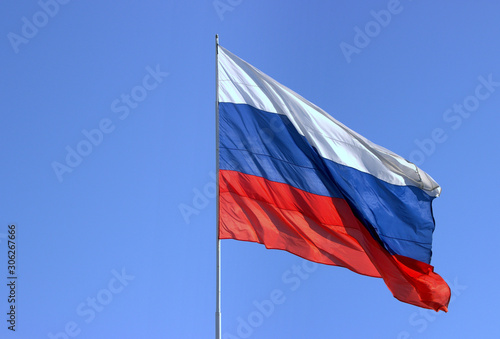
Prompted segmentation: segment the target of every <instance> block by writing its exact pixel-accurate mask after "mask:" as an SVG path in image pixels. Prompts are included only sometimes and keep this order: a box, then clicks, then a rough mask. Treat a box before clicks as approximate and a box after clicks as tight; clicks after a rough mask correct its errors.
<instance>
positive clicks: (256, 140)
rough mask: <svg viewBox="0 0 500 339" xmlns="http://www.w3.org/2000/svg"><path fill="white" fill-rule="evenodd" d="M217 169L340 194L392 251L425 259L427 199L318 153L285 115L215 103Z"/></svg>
mask: <svg viewBox="0 0 500 339" xmlns="http://www.w3.org/2000/svg"><path fill="white" fill-rule="evenodd" d="M219 124H220V125H219V133H220V136H219V142H220V163H219V166H220V169H221V170H234V171H238V172H242V173H245V174H250V175H255V176H260V177H263V178H265V179H268V180H271V181H276V182H281V183H285V184H288V185H291V186H293V187H296V188H298V189H301V190H304V191H307V192H310V193H313V194H318V195H324V196H330V197H335V198H343V199H345V200H346V201H347V202H348V204H349V205H350V206H351V208H352V209H353V212H354V213H355V215H356V216H357V217H358V218H359V219H360V220H361V222H363V224H364V225H365V226H366V227H367V229H368V230H369V231H370V232H371V234H372V235H373V236H374V237H375V238H376V239H377V240H378V241H379V242H380V243H381V244H382V245H383V246H384V247H385V248H386V249H387V250H388V251H389V252H390V253H392V254H399V255H403V256H407V257H410V258H413V259H416V260H419V261H423V262H426V263H430V259H431V243H432V233H433V231H434V218H433V216H432V206H431V204H432V200H433V198H432V197H430V196H429V195H428V194H426V193H425V192H424V191H422V190H420V189H418V188H416V187H413V186H397V185H392V184H389V183H386V182H384V181H382V180H380V179H378V178H376V177H374V176H372V175H370V174H367V173H363V172H361V171H358V170H356V169H353V168H351V167H347V166H344V165H340V164H337V163H335V162H333V161H331V160H327V159H324V158H322V157H321V156H320V155H319V154H318V153H317V151H316V149H314V148H313V147H312V146H311V145H310V144H309V143H308V142H307V140H306V139H305V138H304V137H303V136H302V135H300V134H299V133H298V132H297V130H296V129H295V128H294V126H293V125H292V123H291V122H290V121H289V119H288V118H287V117H286V116H284V115H280V114H275V113H268V112H264V111H261V110H258V109H256V108H254V107H252V106H249V105H246V104H232V103H219Z"/></svg>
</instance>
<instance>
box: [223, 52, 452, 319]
mask: <svg viewBox="0 0 500 339" xmlns="http://www.w3.org/2000/svg"><path fill="white" fill-rule="evenodd" d="M218 93H219V94H218V111H219V144H218V147H219V173H218V175H219V197H218V199H219V239H236V240H242V241H251V242H256V243H260V244H263V245H265V246H266V248H270V249H280V250H285V251H288V252H290V253H293V254H295V255H297V256H300V257H302V258H304V259H307V260H310V261H313V262H317V263H322V264H328V265H334V266H342V267H345V268H348V269H350V270H352V271H354V272H356V273H359V274H363V275H367V276H371V277H381V278H383V279H384V282H385V283H386V285H387V287H388V288H389V289H390V291H391V292H392V294H393V295H394V297H395V298H397V299H399V300H400V301H403V302H406V303H409V304H413V305H416V306H420V307H424V308H429V309H434V310H436V311H439V310H444V311H447V306H448V303H449V299H450V288H449V287H448V285H447V284H446V282H445V281H444V280H443V279H442V278H441V277H440V276H439V275H438V274H436V273H434V268H433V266H431V265H430V260H431V246H432V233H433V231H434V227H435V224H434V218H433V215H432V206H431V205H432V201H433V199H434V198H436V197H437V196H439V194H440V192H441V188H440V187H439V185H438V184H437V183H436V182H435V181H434V180H433V179H432V178H431V177H430V176H429V175H428V174H427V173H425V172H424V171H422V170H421V169H420V168H418V167H417V166H416V165H415V164H413V163H411V162H409V161H407V160H405V159H403V158H402V157H400V156H398V155H396V154H394V153H392V152H391V151H389V150H387V149H385V148H383V147H381V146H378V145H376V144H374V143H372V142H371V141H369V140H367V139H366V138H364V137H363V136H361V135H359V134H358V133H356V132H354V131H352V130H351V129H349V128H348V127H346V126H345V125H343V124H342V123H340V122H338V121H337V120H335V119H334V118H333V117H331V116H330V115H328V114H327V113H326V112H325V111H323V110H322V109H321V108H319V107H317V106H316V105H314V104H312V103H310V102H309V101H307V100H306V99H304V98H302V97H301V96H300V95H298V94H297V93H295V92H293V91H292V90H290V89H288V88H287V87H285V86H283V85H281V84H280V83H278V82H276V81H275V80H274V79H272V78H270V77H269V76H267V75H266V74H264V73H262V72H261V71H259V70H258V69H256V68H255V67H253V66H252V65H250V64H248V63H247V62H245V61H243V60H242V59H240V58H238V57H237V56H235V55H234V54H232V53H230V52H229V51H228V50H226V49H224V48H222V47H221V46H218Z"/></svg>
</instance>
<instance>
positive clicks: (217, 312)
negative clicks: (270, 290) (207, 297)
mask: <svg viewBox="0 0 500 339" xmlns="http://www.w3.org/2000/svg"><path fill="white" fill-rule="evenodd" d="M215 157H216V158H215V175H216V190H217V192H216V212H215V213H216V224H217V225H216V227H215V228H216V230H217V235H216V239H217V259H216V262H217V264H216V265H217V271H216V276H217V277H216V290H217V292H216V295H217V299H216V302H215V339H221V338H222V336H221V312H220V300H221V299H220V239H219V35H218V34H216V35H215Z"/></svg>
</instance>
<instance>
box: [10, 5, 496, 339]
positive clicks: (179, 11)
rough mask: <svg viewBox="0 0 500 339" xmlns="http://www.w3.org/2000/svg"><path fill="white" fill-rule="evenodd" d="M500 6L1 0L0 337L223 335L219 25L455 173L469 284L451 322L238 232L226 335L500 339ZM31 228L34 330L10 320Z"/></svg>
mask: <svg viewBox="0 0 500 339" xmlns="http://www.w3.org/2000/svg"><path fill="white" fill-rule="evenodd" d="M499 11H500V5H499V4H497V3H494V2H489V1H476V2H474V3H472V2H465V1H460V2H458V1H441V2H439V3H436V2H434V1H430V0H425V1H424V0H419V1H411V0H400V1H394V0H391V1H389V0H383V1H378V0H377V1H370V2H368V1H364V2H361V1H356V2H354V1H308V2H305V1H304V2H303V1H261V0H254V1H248V0H220V1H216V2H212V1H159V0H156V1H153V0H146V1H128V2H123V3H118V2H113V1H92V2H83V1H68V0H65V1H62V0H59V2H55V0H54V1H49V0H47V1H45V0H41V1H40V2H37V1H32V0H30V1H23V2H15V1H4V2H3V3H2V4H0V16H1V19H0V33H1V35H3V38H2V39H1V41H2V42H1V44H0V57H1V60H2V67H0V76H1V79H2V81H1V82H0V84H1V88H0V93H1V95H2V104H3V109H2V114H1V124H0V126H1V127H0V128H1V138H2V142H1V144H0V145H1V146H0V148H1V153H0V154H1V155H2V160H3V164H2V166H1V169H0V174H1V177H2V180H1V181H0V183H1V192H2V194H1V198H0V199H1V200H0V204H1V206H2V209H1V210H2V213H1V215H0V216H1V220H0V267H1V269H0V271H1V272H2V273H1V275H0V279H1V280H0V295H3V296H4V297H2V298H0V314H2V316H0V324H3V325H1V327H0V333H1V337H2V338H14V337H16V338H27V339H31V338H51V337H54V338H75V337H76V338H82V339H83V338H92V339H95V338H124V339H128V338H132V339H134V338H180V339H184V338H186V339H187V338H212V337H213V336H214V322H215V320H214V312H215V294H214V292H215V266H214V265H215V199H214V195H213V187H214V180H213V174H214V169H215V147H214V146H215V129H214V126H215V117H214V107H215V105H214V101H215V46H214V35H215V34H216V33H218V34H219V35H220V43H221V45H222V46H224V47H225V48H227V49H228V50H230V51H231V52H233V53H235V54H236V55H238V56H239V57H240V58H242V59H244V60H246V61H248V62H250V63H251V64H253V65H254V66H256V67H257V68H259V69H261V70H262V71H264V72H265V73H267V74H269V75H270V76H271V77H273V78H274V79H276V80H277V81H279V82H281V83H283V84H284V85H286V86H287V87H289V88H291V89H293V90H294V91H296V92H297V93H299V94H301V95H302V96H304V97H305V98H307V99H308V100H310V101H312V102H313V103H315V104H316V105H318V106H320V107H321V108H323V109H324V110H325V111H327V112H329V113H330V114H331V115H332V116H334V117H335V118H336V119H338V120H339V121H341V122H342V123H344V124H346V125H347V126H349V127H350V128H352V129H354V130H355V131H357V132H359V133H361V134H362V135H364V136H365V137H367V138H369V139H370V140H372V141H374V142H375V143H377V144H380V145H382V146H384V147H386V148H388V149H390V150H392V151H394V152H396V153H398V154H400V155H402V156H404V157H406V158H409V159H410V160H413V161H415V162H417V163H418V164H419V165H420V166H421V168H423V169H424V170H425V171H426V172H428V173H429V174H430V175H431V176H432V177H433V178H434V179H435V180H436V181H437V182H438V183H439V184H440V185H441V186H442V188H443V193H442V196H441V197H439V198H438V199H436V200H435V202H434V216H435V219H436V231H435V232H434V246H433V252H434V254H433V259H432V264H433V265H434V266H435V270H436V272H438V273H439V274H440V275H441V276H442V277H443V278H445V280H447V281H448V282H449V284H450V286H451V288H452V291H453V297H452V302H451V303H450V307H449V313H447V314H444V313H439V314H436V313H434V312H433V311H427V310H421V309H419V308H416V307H414V306H411V305H407V304H404V303H401V302H399V301H397V300H396V299H394V298H393V297H392V295H391V294H390V292H389V290H388V289H387V288H386V286H385V285H384V283H383V281H382V280H381V279H375V278H369V277H365V276H361V275H357V274H355V273H352V272H351V271H348V270H346V269H343V268H338V267H330V266H321V265H315V264H310V263H305V262H304V261H303V260H302V259H300V258H298V257H296V256H293V255H291V254H289V253H287V252H282V251H273V250H266V249H265V248H264V247H263V246H261V245H257V244H252V243H244V242H237V241H231V240H227V241H223V242H222V312H223V317H222V330H223V331H222V332H223V334H224V335H223V338H273V339H274V338H291V339H292V338H293V339H295V338H445V337H447V338H451V337H453V338H471V337H480V338H494V337H498V333H499V331H500V328H499V326H498V319H497V314H498V312H497V308H496V302H497V301H498V300H499V297H500V293H499V289H498V280H499V278H500V274H499V273H498V270H497V269H496V259H497V258H498V257H499V254H500V249H499V247H498V244H497V242H498V238H499V236H500V231H499V230H498V227H497V225H498V221H497V217H496V216H497V210H498V207H497V205H498V188H499V178H498V176H497V175H496V173H497V165H498V159H497V156H498V144H499V143H500V133H498V131H497V129H498V123H499V122H500V118H499V116H498V112H499V107H500V63H499V62H498V60H500V47H499V44H498V37H499V36H500V25H499V24H498V13H499ZM186 206H189V207H191V208H192V209H191V212H192V213H190V214H186V213H184V214H183V213H182V210H183V208H185V207H186ZM13 223H15V224H16V228H17V237H16V246H17V248H16V261H17V268H16V270H17V275H18V281H17V286H16V293H17V295H16V296H17V302H16V332H17V333H12V331H10V330H8V329H7V325H8V323H7V322H6V320H7V315H6V313H7V312H8V310H9V306H10V304H9V303H8V301H7V296H8V294H9V290H8V286H7V283H8V279H7V260H8V259H7V238H6V236H7V231H8V228H7V226H8V225H9V224H13ZM1 258H3V259H1ZM268 300H272V302H271V304H270V302H269V301H268ZM270 305H272V306H270ZM266 307H267V308H266Z"/></svg>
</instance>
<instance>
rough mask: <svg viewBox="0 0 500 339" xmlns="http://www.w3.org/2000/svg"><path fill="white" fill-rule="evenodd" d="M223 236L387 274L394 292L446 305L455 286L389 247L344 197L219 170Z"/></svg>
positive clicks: (421, 303) (428, 303)
mask: <svg viewBox="0 0 500 339" xmlns="http://www.w3.org/2000/svg"><path fill="white" fill-rule="evenodd" d="M219 189H220V231H219V237H220V239H236V240H242V241H252V242H257V243H260V244H263V245H265V246H266V247H267V248H272V249H281V250H285V251H288V252H290V253H293V254H295V255H298V256H300V257H302V258H305V259H307V260H310V261H314V262H318V263H322V264H328V265H335V266H342V267H346V268H348V269H350V270H352V271H354V272H357V273H360V274H364V275H368V276H373V277H382V278H383V279H384V281H385V283H386V285H387V286H388V287H389V289H390V290H391V292H392V294H393V295H394V297H396V298H397V299H399V300H401V301H403V302H407V303H410V304H413V305H416V306H420V307H425V308H431V309H435V310H436V311H437V310H440V309H441V310H444V311H447V305H448V302H449V298H450V289H449V287H448V285H447V284H446V282H445V281H444V280H443V279H442V278H441V277H440V276H439V275H438V274H436V273H434V272H433V267H432V266H431V265H428V264H426V263H423V262H420V261H417V260H414V259H411V258H408V257H403V256H397V255H395V256H393V255H391V254H390V253H389V252H387V250H385V249H384V248H383V247H382V246H381V245H380V244H379V243H378V242H377V241H376V240H375V239H373V237H372V236H371V234H370V233H369V232H368V231H367V229H366V228H365V227H364V226H363V225H362V223H361V222H360V221H359V220H358V219H357V218H356V217H355V216H354V215H353V213H352V211H351V209H350V208H349V206H348V204H347V203H346V202H345V201H344V200H343V199H339V198H331V197H326V196H321V195H316V194H312V193H308V192H305V191H302V190H299V189H297V188H294V187H291V186H289V185H286V184H283V183H277V182H273V181H269V180H266V179H264V178H261V177H257V176H252V175H248V174H242V173H239V172H234V171H226V170H221V171H220V172H219Z"/></svg>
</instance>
